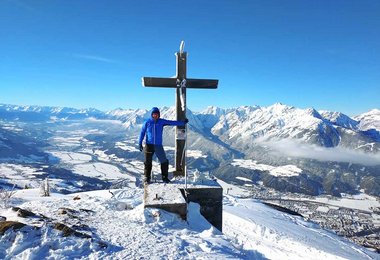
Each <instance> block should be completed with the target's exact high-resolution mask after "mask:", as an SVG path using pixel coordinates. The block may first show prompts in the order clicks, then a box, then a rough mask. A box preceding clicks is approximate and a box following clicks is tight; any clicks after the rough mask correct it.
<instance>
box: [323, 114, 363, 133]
mask: <svg viewBox="0 0 380 260" xmlns="http://www.w3.org/2000/svg"><path fill="white" fill-rule="evenodd" d="M319 114H320V115H321V116H322V117H323V118H324V119H325V120H328V121H330V122H331V123H333V124H335V125H337V126H341V127H344V128H348V129H357V127H358V124H359V122H358V121H356V120H354V119H352V118H350V117H349V116H347V115H345V114H343V113H341V112H331V111H326V110H321V111H319Z"/></svg>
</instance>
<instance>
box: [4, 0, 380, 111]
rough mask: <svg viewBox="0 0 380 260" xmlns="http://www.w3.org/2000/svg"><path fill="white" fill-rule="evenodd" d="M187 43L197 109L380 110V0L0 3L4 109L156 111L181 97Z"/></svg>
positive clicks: (192, 102) (192, 103) (190, 96)
mask: <svg viewBox="0 0 380 260" xmlns="http://www.w3.org/2000/svg"><path fill="white" fill-rule="evenodd" d="M181 40H184V41H185V43H186V45H185V51H187V52H188V64H187V65H188V69H187V75H188V77H189V78H214V79H219V82H220V83H219V88H218V89H217V90H190V89H189V90H188V91H187V103H188V107H189V108H190V109H192V110H195V111H199V110H202V109H204V108H206V107H207V106H209V105H215V106H220V107H224V108H228V107H237V106H242V105H260V106H268V105H271V104H274V103H276V102H281V103H284V104H287V105H292V106H296V107H300V108H307V107H314V108H316V109H318V110H319V109H324V110H333V111H341V112H343V113H346V114H348V115H356V114H359V113H362V112H366V111H368V110H369V109H372V108H379V107H380V44H379V43H380V1H376V0H373V1H368V0H364V1H350V0H342V1H339V0H337V1H327V0H326V1H306V0H305V1H281V0H279V1H264V0H263V1H254V0H247V1H245V0H243V1H232V0H230V1H227V0H219V1H200V0H193V1H180V0H173V1H165V0H162V1H145V0H140V1H126V0H124V1H117V0H112V1H106V0H104V1H103V0H102V1H97V0H92V1H90V0H86V1H84V0H75V1H66V0H61V1H57V0H30V1H26V0H3V1H0V103H6V104H19V105H48V106H69V107H76V108H87V107H94V108H98V109H100V110H111V109H114V108H118V107H121V108H148V109H149V108H151V107H152V106H159V107H162V106H172V105H174V102H175V101H174V98H175V95H174V90H173V89H159V88H143V87H142V86H141V77H142V76H157V77H171V76H173V75H175V56H174V53H175V52H176V51H178V49H179V44H180V42H181Z"/></svg>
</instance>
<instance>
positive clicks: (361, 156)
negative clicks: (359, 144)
mask: <svg viewBox="0 0 380 260" xmlns="http://www.w3.org/2000/svg"><path fill="white" fill-rule="evenodd" d="M260 144H261V145H265V146H267V147H270V148H272V149H273V150H274V151H275V152H279V153H281V154H283V155H287V156H291V157H300V158H308V159H315V160H318V161H336V162H347V163H357V164H363V165H367V166H375V165H380V153H376V154H371V153H364V152H361V151H356V150H350V149H347V148H342V147H335V148H326V147H321V146H317V145H311V144H304V143H300V142H298V141H295V140H289V139H284V140H279V141H262V142H260Z"/></svg>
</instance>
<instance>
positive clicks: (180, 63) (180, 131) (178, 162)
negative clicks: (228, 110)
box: [174, 51, 187, 175]
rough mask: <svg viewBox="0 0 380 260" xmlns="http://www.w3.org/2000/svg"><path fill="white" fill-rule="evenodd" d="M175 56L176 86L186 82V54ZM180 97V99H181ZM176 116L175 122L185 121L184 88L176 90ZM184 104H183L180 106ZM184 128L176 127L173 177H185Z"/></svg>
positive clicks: (180, 53)
mask: <svg viewBox="0 0 380 260" xmlns="http://www.w3.org/2000/svg"><path fill="white" fill-rule="evenodd" d="M175 55H176V56H177V73H176V78H177V84H181V83H182V82H183V80H186V60H187V53H186V52H181V51H179V52H176V54H175ZM181 95H182V97H181ZM175 100H176V112H177V113H176V114H177V120H181V121H182V120H185V119H186V87H182V88H181V86H179V87H178V88H177V89H176V99H175ZM182 103H184V104H182ZM185 138H186V126H177V128H176V142H175V150H176V154H175V172H174V175H185V170H186V169H185V167H186V160H185V158H186V151H185V145H186V140H185Z"/></svg>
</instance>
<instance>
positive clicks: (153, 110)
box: [150, 107, 160, 116]
mask: <svg viewBox="0 0 380 260" xmlns="http://www.w3.org/2000/svg"><path fill="white" fill-rule="evenodd" d="M153 113H158V115H159V116H160V110H159V109H158V107H153V108H152V110H150V116H152V114H153Z"/></svg>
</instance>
